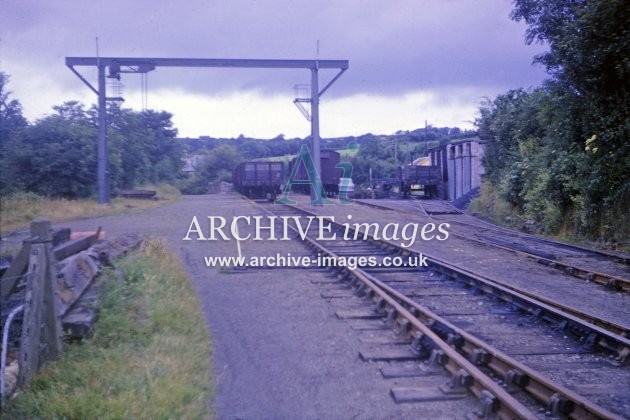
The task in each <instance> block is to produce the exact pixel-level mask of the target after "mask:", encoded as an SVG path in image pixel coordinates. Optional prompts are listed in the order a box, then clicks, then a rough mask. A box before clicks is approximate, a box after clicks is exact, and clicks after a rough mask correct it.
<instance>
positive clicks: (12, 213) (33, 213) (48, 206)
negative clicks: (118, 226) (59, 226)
mask: <svg viewBox="0 0 630 420" xmlns="http://www.w3.org/2000/svg"><path fill="white" fill-rule="evenodd" d="M141 189H151V190H156V191H157V197H159V199H158V200H142V199H132V198H114V199H112V200H111V203H110V205H107V206H104V205H101V204H98V203H97V202H96V200H91V199H78V200H67V199H63V198H46V197H41V196H38V195H37V194H33V193H17V194H12V195H9V196H7V197H2V206H0V232H1V233H6V232H12V231H14V230H18V229H21V228H25V227H27V226H28V224H29V223H30V222H31V221H32V220H33V219H35V218H36V217H37V216H43V217H46V218H48V219H50V220H51V221H52V222H61V221H64V220H72V219H78V218H81V217H94V216H105V215H109V214H118V213H125V212H130V211H136V210H146V209H151V208H155V207H159V206H163V205H165V204H170V203H172V202H174V201H177V200H178V199H179V197H180V194H179V191H178V190H177V189H176V188H175V187H173V186H170V185H165V184H163V185H158V186H144V187H142V188H141Z"/></svg>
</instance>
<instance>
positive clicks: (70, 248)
mask: <svg viewBox="0 0 630 420" xmlns="http://www.w3.org/2000/svg"><path fill="white" fill-rule="evenodd" d="M100 234H101V227H100V226H99V228H98V230H97V231H96V233H95V234H94V235H90V236H86V237H85V238H80V239H75V240H74V241H69V242H66V243H64V244H63V245H61V246H58V247H57V248H55V249H54V250H53V254H54V256H55V259H56V260H57V261H61V260H63V259H65V258H68V257H69V256H71V255H74V254H78V253H79V252H81V251H83V250H85V249H88V248H89V247H91V246H92V245H94V244H95V243H96V242H97V241H98V238H99V236H100Z"/></svg>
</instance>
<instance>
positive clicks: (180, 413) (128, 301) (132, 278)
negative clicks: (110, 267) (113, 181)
mask: <svg viewBox="0 0 630 420" xmlns="http://www.w3.org/2000/svg"><path fill="white" fill-rule="evenodd" d="M118 266H119V267H120V268H122V269H123V270H124V272H125V273H126V274H125V279H124V281H121V280H119V279H117V278H116V276H115V275H114V274H113V273H112V272H105V273H104V275H103V276H102V277H101V284H102V285H101V310H100V316H99V321H98V322H97V324H96V327H95V332H94V336H93V337H92V338H91V339H90V340H86V341H84V342H83V343H80V344H66V345H65V348H64V353H63V355H62V356H61V358H60V359H59V360H56V361H54V362H51V363H49V364H48V365H46V366H45V367H44V368H43V369H42V370H41V371H40V372H39V373H38V375H36V377H35V379H34V380H33V382H32V384H31V386H30V387H29V388H28V389H27V390H25V391H24V392H22V393H21V394H20V395H18V396H17V397H16V398H14V399H13V400H11V401H8V402H7V403H5V404H3V407H2V417H3V418H68V419H88V418H146V419H149V418H191V419H196V418H208V417H210V416H211V413H210V409H209V404H208V401H209V399H210V397H211V394H212V385H211V384H212V382H211V377H210V349H209V343H210V341H209V337H208V333H207V330H206V328H205V327H204V325H205V323H204V320H203V315H202V313H201V310H200V307H199V302H198V301H197V298H196V295H195V293H194V291H193V289H192V287H191V286H190V284H189V282H188V279H187V278H186V275H185V272H184V269H183V267H182V266H181V264H180V262H179V260H178V259H177V257H176V256H175V255H174V254H173V253H172V252H171V251H169V250H168V249H167V248H166V246H165V245H164V243H163V242H162V241H160V240H153V241H148V242H146V243H145V244H144V246H143V249H142V252H141V254H140V255H137V256H134V257H130V258H127V259H125V260H123V261H121V262H120V263H119V264H118Z"/></svg>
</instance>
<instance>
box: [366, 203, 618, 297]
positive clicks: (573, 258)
mask: <svg viewBox="0 0 630 420" xmlns="http://www.w3.org/2000/svg"><path fill="white" fill-rule="evenodd" d="M357 202H358V203H359V204H361V205H366V206H370V207H374V208H379V209H383V210H388V211H403V212H405V213H409V214H416V215H418V214H419V215H422V216H424V217H427V218H429V219H431V220H434V221H440V222H448V223H449V224H451V227H453V228H454V230H452V231H451V234H452V235H453V236H455V237H457V238H460V239H462V240H466V241H471V242H475V243H478V244H481V245H484V246H490V247H494V248H498V249H502V250H505V251H508V252H512V253H515V254H518V255H520V256H523V257H525V258H528V259H531V260H533V261H535V262H537V263H539V264H542V265H545V266H547V267H550V268H554V269H557V270H560V271H562V272H564V273H566V274H568V275H570V276H572V277H575V278H578V279H581V280H584V281H587V282H593V283H597V284H600V285H603V286H605V287H606V288H608V289H610V290H614V291H619V292H630V255H627V254H623V253H611V252H606V251H601V250H595V249H590V248H586V247H582V246H578V245H573V244H566V243H562V242H557V241H551V240H548V239H544V238H540V237H536V236H534V235H528V234H524V233H520V232H516V231H514V230H511V229H506V228H502V227H499V226H495V225H492V224H490V223H486V222H483V221H480V220H478V221H475V222H471V221H470V220H462V219H461V217H460V218H455V217H453V215H458V214H459V215H461V212H460V211H459V210H457V209H455V208H454V207H452V206H450V205H447V204H446V203H443V204H442V205H441V206H437V208H436V206H435V205H434V204H431V203H423V202H422V201H421V200H414V201H409V202H405V203H404V204H403V206H401V207H398V208H396V204H394V205H391V204H384V205H380V204H375V203H372V202H365V201H360V200H358V201H357ZM398 206H400V204H399V205H398ZM405 207H406V208H405Z"/></svg>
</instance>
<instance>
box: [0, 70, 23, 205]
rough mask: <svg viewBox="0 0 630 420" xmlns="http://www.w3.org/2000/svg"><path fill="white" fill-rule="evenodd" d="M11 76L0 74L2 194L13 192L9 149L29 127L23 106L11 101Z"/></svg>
mask: <svg viewBox="0 0 630 420" xmlns="http://www.w3.org/2000/svg"><path fill="white" fill-rule="evenodd" d="M8 83H9V76H8V75H7V74H6V73H3V72H0V167H2V168H3V169H2V171H1V172H2V173H1V174H0V193H3V194H5V193H7V192H10V191H13V190H14V189H15V186H14V185H13V184H14V182H13V179H12V177H11V173H10V171H8V170H7V166H8V164H9V162H8V161H7V158H6V153H7V149H8V147H9V145H10V144H14V143H15V137H16V136H17V135H18V134H19V132H20V131H22V130H23V129H24V128H25V127H26V126H27V125H28V123H27V121H26V118H24V116H23V115H22V105H21V104H20V103H19V102H18V101H17V100H16V99H11V98H10V96H11V92H10V91H9V90H8V89H7V85H8Z"/></svg>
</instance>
